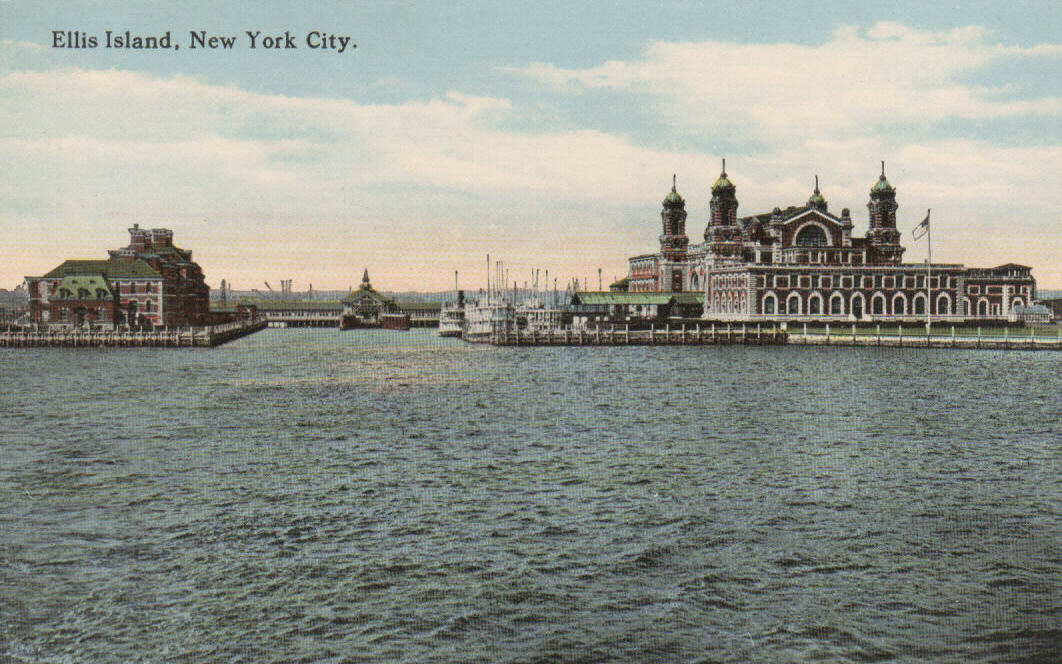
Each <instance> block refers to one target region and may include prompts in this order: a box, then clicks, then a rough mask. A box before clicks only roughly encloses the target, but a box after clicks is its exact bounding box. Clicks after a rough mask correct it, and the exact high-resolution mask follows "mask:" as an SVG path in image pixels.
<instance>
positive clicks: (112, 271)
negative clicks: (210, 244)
mask: <svg viewBox="0 0 1062 664" xmlns="http://www.w3.org/2000/svg"><path fill="white" fill-rule="evenodd" d="M107 253H108V254H109V257H108V258H107V259H106V260H68V261H65V262H63V263H62V264H60V265H59V266H57V267H56V268H54V269H53V270H51V271H49V272H48V273H46V274H45V275H43V276H40V277H26V287H27V289H28V291H29V296H30V316H31V318H32V320H33V321H34V322H35V323H37V324H40V325H47V326H62V327H86V326H88V327H114V326H125V325H127V326H130V327H174V326H178V327H179V326H185V325H203V324H205V323H206V322H207V320H208V318H209V307H210V289H209V287H208V286H207V284H206V282H205V280H204V278H203V270H202V269H201V268H200V267H199V265H198V264H197V263H195V262H194V261H193V260H192V252H191V251H188V250H186V249H180V248H178V247H177V246H175V245H174V244H173V231H171V230H169V229H167V228H154V229H151V230H148V229H145V228H140V226H139V225H137V224H133V227H132V228H130V229H129V245H128V246H126V247H122V248H121V249H113V250H110V251H108V252H107Z"/></svg>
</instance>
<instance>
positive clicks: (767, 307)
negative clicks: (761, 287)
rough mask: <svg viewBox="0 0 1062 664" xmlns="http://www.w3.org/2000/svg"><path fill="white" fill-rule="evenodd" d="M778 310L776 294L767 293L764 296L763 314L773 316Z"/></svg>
mask: <svg viewBox="0 0 1062 664" xmlns="http://www.w3.org/2000/svg"><path fill="white" fill-rule="evenodd" d="M776 309H778V298H777V297H775V296H774V293H767V294H766V295H764V296H763V313H765V314H773V313H774V312H775V310H776Z"/></svg>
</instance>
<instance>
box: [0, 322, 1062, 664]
mask: <svg viewBox="0 0 1062 664" xmlns="http://www.w3.org/2000/svg"><path fill="white" fill-rule="evenodd" d="M0 377H2V385H3V387H2V388H0V662H19V663H21V662H190V663H191V662H196V663H198V662H301V661H305V662H411V663H412V662H587V663H589V662H761V661H762V662H919V661H934V662H936V661H942V662H963V663H964V664H970V663H975V662H1029V663H1031V662H1036V663H1044V664H1046V663H1048V662H1058V661H1062V399H1060V398H1059V394H1060V390H1062V353H1058V352H1054V351H1044V352H1038V353H1007V352H1002V351H985V350H981V351H978V350H950V349H949V350H930V349H911V348H903V349H897V348H839V347H832V348H819V347H784V346H763V347H752V346H750V347H745V346H691V347H684V346H670V347H648V346H641V347H549V348H521V347H517V348H513V347H493V346H487V345H474V344H467V343H464V342H462V341H460V340H456V339H440V338H438V337H436V336H435V335H434V333H433V331H432V330H413V331H410V332H392V331H386V330H356V331H350V332H340V331H338V330H334V329H313V328H300V329H268V330H265V331H262V332H259V333H257V334H255V335H253V336H250V337H246V338H243V339H240V340H238V341H234V342H232V343H231V344H227V345H225V346H221V347H219V348H214V349H185V350H178V349H168V348H144V349H117V348H114V349H112V348H104V349H62V348H55V349H0Z"/></svg>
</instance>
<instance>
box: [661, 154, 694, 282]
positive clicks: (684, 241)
mask: <svg viewBox="0 0 1062 664" xmlns="http://www.w3.org/2000/svg"><path fill="white" fill-rule="evenodd" d="M663 206H664V207H663V209H662V210H661V211H660V220H661V221H662V222H663V225H664V232H663V234H662V235H661V236H660V253H661V254H662V255H663V256H664V258H665V259H667V260H670V261H684V260H686V248H687V247H689V244H690V239H689V238H688V237H686V201H684V200H682V196H679V193H678V191H676V189H675V176H674V175H672V176H671V192H670V193H668V195H667V196H666V197H665V198H664V202H663Z"/></svg>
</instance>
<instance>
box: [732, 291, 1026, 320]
mask: <svg viewBox="0 0 1062 664" xmlns="http://www.w3.org/2000/svg"><path fill="white" fill-rule="evenodd" d="M716 300H717V301H719V302H720V306H722V307H724V308H723V309H719V308H715V307H713V311H717V312H720V313H723V312H726V311H728V310H727V309H726V308H725V307H726V306H727V303H728V300H727V299H726V298H719V297H717V298H716ZM869 300H870V301H869V303H868V302H867V298H866V297H865V296H864V295H863V294H862V293H853V294H852V295H851V296H850V297H849V298H847V299H845V297H844V295H842V294H841V293H836V292H835V293H833V294H832V295H829V296H828V297H826V296H823V294H821V293H812V294H811V295H809V296H807V297H806V298H805V297H803V296H802V295H801V294H800V293H789V295H787V296H785V297H784V298H782V297H779V296H778V295H777V294H775V293H774V292H773V291H768V292H767V293H765V294H764V295H763V297H762V299H761V311H762V312H763V313H764V314H768V315H771V314H776V315H796V316H801V315H809V316H816V315H831V316H847V315H854V316H856V317H862V316H863V315H864V314H866V313H869V314H872V315H875V316H907V315H915V316H917V315H923V314H925V313H926V295H925V293H917V294H915V295H914V296H913V297H911V298H908V297H907V296H906V295H905V294H904V293H894V294H893V295H892V297H891V298H888V297H886V295H885V294H884V293H880V292H879V293H874V294H873V295H871V296H870V298H869ZM741 302H742V304H743V302H744V300H743V299H742V300H741ZM1023 304H1024V301H1023V300H1022V298H1020V297H1018V298H1014V301H1013V302H1012V304H1011V307H1012V308H1013V307H1017V306H1022V305H1023ZM731 306H732V305H731ZM961 309H962V311H956V310H955V307H954V306H953V304H952V298H951V295H949V294H948V293H939V294H938V295H937V296H936V297H935V298H934V299H933V305H932V311H931V312H930V313H931V314H933V315H936V316H949V315H956V314H961V315H967V316H972V315H977V316H989V315H992V316H998V315H1000V311H999V305H998V304H995V305H993V304H991V303H990V302H989V301H988V298H985V297H982V298H979V299H978V300H977V301H976V303H975V302H973V301H971V300H970V298H963V301H962V303H961ZM732 311H740V310H732Z"/></svg>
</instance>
